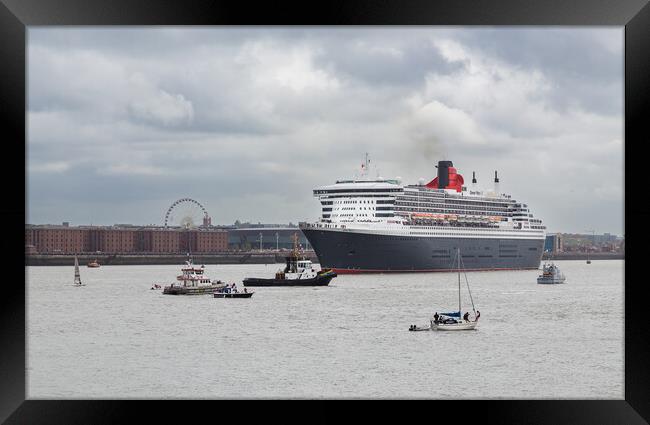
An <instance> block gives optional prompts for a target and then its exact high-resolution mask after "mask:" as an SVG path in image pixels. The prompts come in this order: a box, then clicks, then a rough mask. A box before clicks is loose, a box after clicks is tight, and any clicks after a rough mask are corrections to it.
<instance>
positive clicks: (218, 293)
mask: <svg viewBox="0 0 650 425" xmlns="http://www.w3.org/2000/svg"><path fill="white" fill-rule="evenodd" d="M254 293H255V292H253V291H250V292H249V291H248V289H246V288H244V290H243V291H240V290H239V288H237V286H236V285H235V284H234V283H233V284H232V285H229V286H225V287H223V288H219V289H217V290H215V291H214V297H215V298H250V297H252V296H253V294H254Z"/></svg>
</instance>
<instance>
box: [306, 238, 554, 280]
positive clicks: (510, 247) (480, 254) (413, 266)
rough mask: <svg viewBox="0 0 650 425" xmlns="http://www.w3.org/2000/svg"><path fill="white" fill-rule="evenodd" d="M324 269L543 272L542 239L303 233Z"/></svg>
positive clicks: (344, 271)
mask: <svg viewBox="0 0 650 425" xmlns="http://www.w3.org/2000/svg"><path fill="white" fill-rule="evenodd" d="M302 232H303V233H304V235H305V236H306V237H307V239H308V240H309V243H310V245H311V246H312V247H313V248H314V251H315V252H316V255H317V256H318V260H319V262H320V264H321V266H322V267H327V268H331V269H333V270H334V271H335V272H337V273H358V272H381V273H385V272H429V271H450V270H454V269H455V267H457V266H456V265H455V264H454V252H455V249H456V248H460V252H461V255H462V257H463V265H464V268H465V270H527V269H538V268H539V265H540V263H541V259H542V253H543V249H544V240H543V239H496V238H495V239H485V238H444V237H440V238H431V237H418V236H389V235H373V234H366V233H353V232H341V231H327V230H319V229H306V228H304V229H302Z"/></svg>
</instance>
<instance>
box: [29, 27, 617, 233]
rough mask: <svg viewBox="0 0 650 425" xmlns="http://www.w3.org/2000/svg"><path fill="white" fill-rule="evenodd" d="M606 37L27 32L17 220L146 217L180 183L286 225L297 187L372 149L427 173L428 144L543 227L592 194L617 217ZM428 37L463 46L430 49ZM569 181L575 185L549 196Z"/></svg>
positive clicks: (212, 207)
mask: <svg viewBox="0 0 650 425" xmlns="http://www.w3.org/2000/svg"><path fill="white" fill-rule="evenodd" d="M620 39H621V33H620V32H617V31H612V30H611V29H599V28H594V29H590V30H588V31H584V30H575V29H551V30H544V29H540V28H517V29H509V30H501V29H475V28H471V29H461V28H436V27H431V28H430V27H417V28H399V27H398V28H368V27H364V28H336V27H334V28H330V27H327V28H325V27H313V28H312V27H299V28H264V27H262V28H249V27H234V28H230V27H229V28H219V29H215V28H201V29H196V28H184V27H173V28H156V29H143V28H111V29H102V28H36V29H29V45H28V96H29V97H28V101H29V103H28V107H29V112H28V153H27V156H28V157H27V164H28V170H29V171H28V173H29V174H28V188H27V196H28V203H29V210H28V212H29V216H28V219H29V220H30V221H33V222H57V221H64V220H66V219H69V220H70V221H73V222H76V223H87V222H90V221H93V222H95V223H100V222H103V223H104V224H111V223H113V222H133V223H158V222H160V221H161V217H162V214H163V213H164V210H165V209H166V208H167V207H168V204H170V203H171V202H173V200H175V199H177V198H180V197H184V196H192V197H195V198H196V199H198V200H200V201H201V202H202V203H204V204H205V205H206V207H208V210H209V211H210V212H211V213H212V214H213V216H214V219H213V222H214V223H229V222H233V221H234V220H235V219H236V218H240V219H250V220H253V221H278V222H287V221H293V222H296V221H299V220H303V219H306V218H315V216H316V215H317V214H318V209H319V206H318V203H317V202H315V201H314V199H313V197H312V192H311V191H312V189H313V188H314V187H315V186H317V185H321V184H330V183H333V182H334V181H335V180H336V179H338V178H342V177H352V176H353V175H354V172H355V170H358V168H359V164H360V163H361V161H362V158H363V153H364V152H366V151H367V152H370V154H371V158H372V163H373V164H376V165H378V166H379V169H380V171H379V173H380V174H382V175H383V176H385V177H395V176H398V175H399V176H401V177H402V178H403V180H404V182H406V183H414V182H416V181H417V179H418V178H420V177H423V178H425V179H426V180H429V179H430V178H432V177H433V176H434V175H435V168H434V165H435V163H436V162H437V161H438V160H439V159H441V157H445V158H448V159H452V160H453V161H454V163H455V165H456V166H457V167H458V168H459V170H461V171H462V172H463V173H466V174H467V173H471V171H473V170H475V171H477V172H478V175H479V181H480V182H485V183H486V184H489V183H490V179H491V175H492V173H493V170H494V169H499V170H500V174H502V175H503V185H502V187H503V188H504V190H510V191H512V193H513V195H515V196H517V197H519V198H522V200H524V201H526V202H527V203H529V205H531V206H537V208H539V211H540V212H539V213H538V214H537V215H539V216H541V218H542V219H544V220H545V222H547V224H548V225H549V229H550V230H554V228H556V229H558V230H570V229H568V228H570V227H571V226H573V227H575V226H581V225H582V224H581V223H580V219H579V218H578V217H580V216H584V215H589V211H588V210H587V205H588V206H589V208H594V207H596V206H597V207H598V208H600V209H601V211H603V217H602V219H600V221H601V223H602V224H601V226H603V227H605V226H608V227H607V229H608V230H604V231H611V232H613V233H617V232H618V233H620V232H621V230H618V229H622V218H621V216H620V214H619V210H620V208H619V205H620V203H621V202H622V175H621V176H620V177H621V178H620V182H618V181H617V180H616V179H615V178H614V179H613V181H614V186H613V187H611V188H606V187H603V186H602V184H600V183H597V182H598V180H599V176H600V175H601V174H602V173H604V170H605V169H606V168H607V167H608V165H609V164H610V161H611V160H612V159H614V160H619V159H620V162H621V163H622V148H621V150H620V151H619V150H617V146H622V107H621V105H622V90H619V88H621V87H622V52H621V50H620V49H618V48H617V43H618V40H620ZM440 40H452V41H455V42H456V43H458V44H459V45H460V46H462V47H463V48H464V49H466V50H467V51H469V52H470V53H471V55H474V56H471V55H470V59H466V60H463V59H461V60H458V59H453V58H450V57H448V56H445V53H444V52H442V51H441V50H440V49H439V48H438V47H436V42H438V41H440ZM479 57H480V60H482V61H484V63H479V62H476V61H475V62H474V63H473V62H472V60H478V59H477V58H479ZM477 66H478V68H476V67H477ZM427 105H429V106H427ZM431 105H435V107H433V106H431ZM617 140H618V142H617ZM617 143H620V145H619V144H617ZM587 164H590V165H587ZM470 175H471V174H470ZM565 178H571V179H572V181H573V182H574V184H575V185H576V186H578V185H579V186H580V187H583V189H582V190H581V192H580V194H579V195H576V194H575V193H573V194H572V193H570V192H569V191H564V190H559V191H556V192H554V193H549V191H548V188H549V187H555V188H562V185H563V184H564V183H563V181H564V180H563V179H565ZM540 181H543V182H544V184H543V185H542V184H539V183H540ZM608 191H610V192H608ZM604 193H611V194H612V197H611V198H610V199H605V198H604V197H603V194H604ZM549 202H553V203H560V204H564V205H572V208H574V210H575V214H573V215H571V214H570V212H568V210H564V211H554V210H548V209H545V208H546V207H545V206H546V205H548V203H549ZM542 213H543V215H542ZM607 214H610V217H611V218H610V219H607V218H606V217H607ZM563 226H564V227H565V228H566V229H561V228H562V227H563ZM592 227H594V228H599V227H598V223H594V225H593V226H592ZM577 230H579V229H577Z"/></svg>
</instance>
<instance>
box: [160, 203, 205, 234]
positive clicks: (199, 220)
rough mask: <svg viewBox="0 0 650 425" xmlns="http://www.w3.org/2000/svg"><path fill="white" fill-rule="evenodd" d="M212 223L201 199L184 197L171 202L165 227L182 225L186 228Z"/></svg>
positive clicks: (166, 215)
mask: <svg viewBox="0 0 650 425" xmlns="http://www.w3.org/2000/svg"><path fill="white" fill-rule="evenodd" d="M206 223H208V224H209V223H210V216H209V215H208V211H207V210H206V209H205V207H204V206H203V205H201V203H200V202H199V201H196V200H194V199H192V198H182V199H179V200H178V201H176V202H174V203H173V204H171V206H170V207H169V209H167V213H166V214H165V227H170V226H172V227H177V226H180V227H182V228H185V229H191V228H195V227H198V226H200V225H202V224H206Z"/></svg>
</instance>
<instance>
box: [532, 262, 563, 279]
mask: <svg viewBox="0 0 650 425" xmlns="http://www.w3.org/2000/svg"><path fill="white" fill-rule="evenodd" d="M564 280H565V278H564V274H563V273H562V272H561V271H560V269H559V268H558V266H556V265H555V264H553V263H550V264H544V266H543V267H542V274H541V275H539V276H538V277H537V283H545V284H553V283H564Z"/></svg>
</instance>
